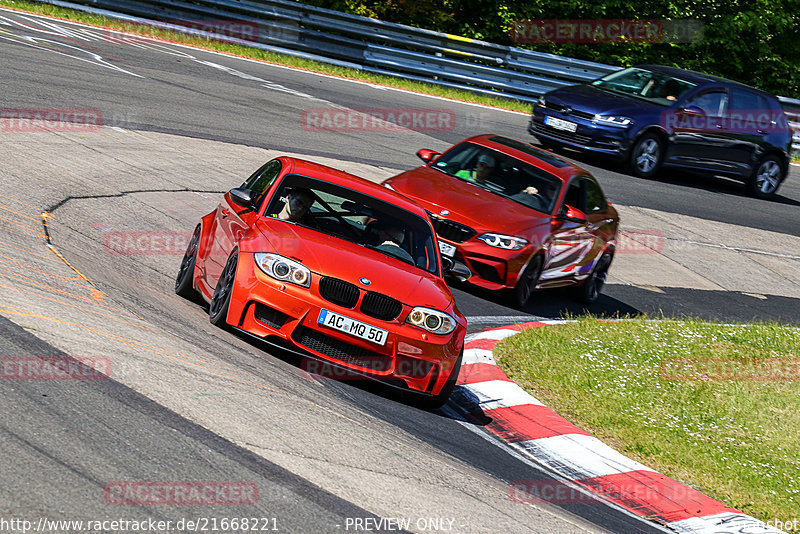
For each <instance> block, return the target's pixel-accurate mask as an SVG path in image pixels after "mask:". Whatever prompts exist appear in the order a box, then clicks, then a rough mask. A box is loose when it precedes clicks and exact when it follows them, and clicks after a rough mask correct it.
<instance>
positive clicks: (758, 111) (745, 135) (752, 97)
mask: <svg viewBox="0 0 800 534" xmlns="http://www.w3.org/2000/svg"><path fill="white" fill-rule="evenodd" d="M730 96H731V103H730V107H729V109H730V111H729V113H728V123H727V125H726V126H727V133H728V136H729V140H730V142H729V148H728V151H727V154H726V158H727V160H728V161H729V162H730V167H731V170H734V171H738V172H741V173H746V172H747V171H749V170H751V166H752V164H753V162H754V154H755V153H756V151H757V150H758V149H759V146H760V145H761V144H762V143H763V142H764V136H765V135H767V134H768V133H769V132H770V131H772V130H774V129H775V126H776V122H775V121H774V120H773V119H774V117H773V112H772V110H771V109H770V105H769V101H767V99H766V98H765V97H764V96H762V95H760V94H758V93H755V92H753V91H749V90H747V89H745V88H738V87H731V89H730Z"/></svg>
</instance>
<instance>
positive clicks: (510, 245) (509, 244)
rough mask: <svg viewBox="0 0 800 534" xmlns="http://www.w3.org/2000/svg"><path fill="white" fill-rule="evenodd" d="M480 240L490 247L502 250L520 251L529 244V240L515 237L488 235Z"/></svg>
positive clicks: (480, 236)
mask: <svg viewBox="0 0 800 534" xmlns="http://www.w3.org/2000/svg"><path fill="white" fill-rule="evenodd" d="M478 239H480V240H481V241H483V242H484V243H486V244H487V245H489V246H490V247H496V248H502V249H505V250H519V249H521V248H524V247H525V245H527V244H528V241H527V240H525V239H523V238H521V237H516V236H513V235H503V234H491V233H487V234H481V235H479V236H478Z"/></svg>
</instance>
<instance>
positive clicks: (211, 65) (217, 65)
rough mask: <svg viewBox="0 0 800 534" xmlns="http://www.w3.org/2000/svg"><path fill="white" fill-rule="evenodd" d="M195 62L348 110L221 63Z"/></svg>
mask: <svg viewBox="0 0 800 534" xmlns="http://www.w3.org/2000/svg"><path fill="white" fill-rule="evenodd" d="M194 61H195V62H196V63H200V64H201V65H206V66H208V67H213V68H215V69H218V70H221V71H223V72H227V73H228V74H231V75H233V76H236V77H237V78H242V79H243V80H249V81H253V82H259V83H261V86H262V87H265V88H267V89H271V90H273V91H278V92H281V93H287V94H290V95H293V96H296V97H299V98H305V99H306V100H313V101H315V102H322V103H323V104H328V105H329V106H331V107H335V108H340V109H347V108H344V107H342V106H339V105H338V104H334V103H333V102H329V101H328V100H324V99H322V98H317V97H316V96H314V95H310V94H308V93H303V92H302V91H296V90H294V89H290V88H289V87H285V86H283V85H280V84H278V83H275V82H271V81H269V80H265V79H264V78H259V77H258V76H253V75H252V74H247V73H246V72H241V71H238V70H236V69H232V68H231V67H228V66H226V65H220V64H219V63H214V62H211V61H203V60H200V59H197V58H194Z"/></svg>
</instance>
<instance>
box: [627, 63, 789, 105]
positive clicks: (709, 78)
mask: <svg viewBox="0 0 800 534" xmlns="http://www.w3.org/2000/svg"><path fill="white" fill-rule="evenodd" d="M634 67H638V68H642V69H648V70H652V71H653V72H659V73H662V74H666V75H668V76H672V77H674V78H680V79H681V80H685V81H687V82H692V83H696V84H698V85H700V84H707V83H709V82H713V83H721V84H725V85H733V86H737V87H743V88H745V89H749V90H751V91H755V92H757V93H759V94H763V95H766V96H772V95H771V94H769V93H767V92H765V91H762V90H761V89H756V88H755V87H750V86H749V85H747V84H744V83H740V82H736V81H733V80H729V79H728V78H723V77H721V76H714V75H713V74H706V73H705V72H697V71H694V70H688V69H679V68H677V67H667V66H666V65H634ZM773 98H774V97H773Z"/></svg>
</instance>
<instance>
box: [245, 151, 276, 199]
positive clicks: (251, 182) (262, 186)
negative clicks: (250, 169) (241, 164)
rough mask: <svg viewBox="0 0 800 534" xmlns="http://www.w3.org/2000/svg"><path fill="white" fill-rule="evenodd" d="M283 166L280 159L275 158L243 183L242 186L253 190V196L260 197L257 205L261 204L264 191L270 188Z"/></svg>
mask: <svg viewBox="0 0 800 534" xmlns="http://www.w3.org/2000/svg"><path fill="white" fill-rule="evenodd" d="M281 168H282V165H281V162H280V160H277V159H274V160H272V161H270V162H268V163H267V164H266V165H264V166H263V167H261V168H260V169H258V170H257V171H256V172H254V173H253V175H252V176H251V177H250V178H248V179H247V181H246V182H245V183H243V184H242V188H244V189H250V190H251V191H253V193H254V195H253V196H254V197H255V198H257V199H258V200H257V201H256V205H257V206H261V202H262V201H263V200H264V198H263V196H264V192H265V191H267V189H269V186H271V185H272V182H274V181H275V178H277V177H278V175H279V174H280V173H281Z"/></svg>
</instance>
